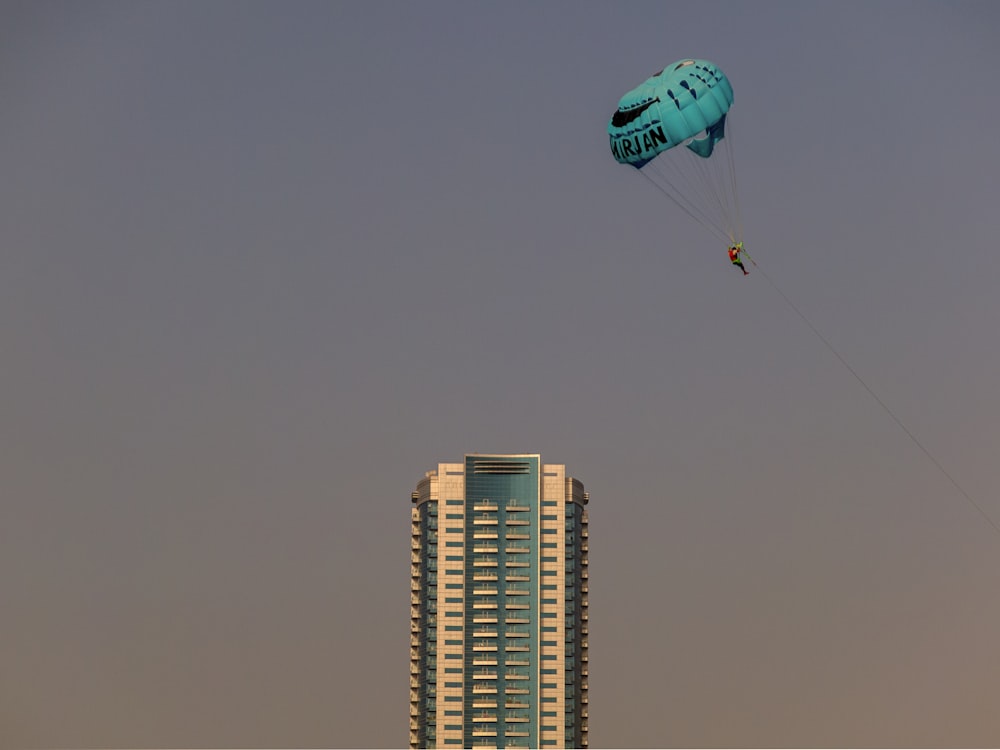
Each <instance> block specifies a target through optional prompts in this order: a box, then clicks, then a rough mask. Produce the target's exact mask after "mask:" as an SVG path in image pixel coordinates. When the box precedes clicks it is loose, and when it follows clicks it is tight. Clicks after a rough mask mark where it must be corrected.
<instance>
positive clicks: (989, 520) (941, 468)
mask: <svg viewBox="0 0 1000 750" xmlns="http://www.w3.org/2000/svg"><path fill="white" fill-rule="evenodd" d="M744 255H746V256H747V257H748V258H750V256H749V254H748V253H746V251H744ZM750 262H751V263H753V265H754V268H755V269H756V270H757V273H759V274H760V275H761V276H763V277H764V278H765V279H766V280H767V283H768V284H770V285H771V288H772V289H774V291H775V292H777V293H778V296H779V297H781V298H782V299H783V300H784V301H785V304H786V305H788V306H789V307H790V308H791V309H792V310H793V311H794V312H795V314H796V315H798V316H799V318H801V319H802V322H803V323H805V324H806V325H807V326H808V327H809V330H810V331H812V332H813V333H814V334H815V335H816V338H818V339H819V340H820V341H822V342H823V345H824V346H825V347H826V348H827V349H829V350H830V352H831V353H832V354H833V356H834V357H836V358H837V360H838V361H839V362H840V364H842V365H843V366H844V367H845V368H846V369H847V371H848V372H849V373H851V375H853V376H854V378H855V380H857V381H858V382H859V383H861V385H862V387H864V389H865V390H866V391H868V395H869V396H871V397H872V398H873V399H875V402H876V403H877V404H878V405H879V406H881V407H882V410H883V411H884V412H885V413H886V414H888V415H889V417H890V418H891V419H892V421H893V422H895V423H896V426H897V427H899V429H901V430H902V431H903V432H904V433H905V434H906V436H907V437H908V438H910V440H911V441H912V442H913V444H914V445H915V446H917V448H919V449H920V451H921V452H922V453H923V454H924V455H925V456H926V457H927V458H929V459H930V461H931V463H932V464H934V465H935V466H936V467H937V469H938V471H940V472H941V473H942V474H943V475H944V476H945V478H946V479H947V480H948V481H949V482H951V484H952V486H953V487H954V488H955V489H956V490H958V492H959V494H960V495H961V496H962V497H964V498H965V499H966V500H968V502H969V504H970V505H971V506H972V507H973V508H975V509H976V510H977V511H979V515H981V516H982V517H983V518H985V519H986V523H988V524H989V525H990V526H992V527H993V530H994V531H995V532H996V533H997V534H1000V526H998V525H997V524H996V522H995V521H994V520H993V519H992V518H990V517H989V515H988V514H987V513H986V511H985V510H983V508H982V506H981V505H979V503H977V502H976V501H975V500H973V499H972V496H971V495H969V493H968V492H966V491H965V490H964V489H963V488H962V485H960V484H959V483H958V481H957V480H956V479H955V477H953V476H952V475H951V474H950V473H949V472H948V470H947V469H945V468H944V466H943V465H942V464H941V462H940V461H938V460H937V459H936V458H935V457H934V455H933V454H932V453H931V452H930V451H929V450H928V449H927V448H926V447H924V445H923V443H921V442H920V441H919V440H917V437H916V435H914V434H913V433H912V432H910V430H909V428H907V426H906V425H905V424H903V421H902V420H901V419H900V418H899V417H897V416H896V415H895V414H894V413H893V411H892V409H890V408H889V406H888V404H886V403H885V402H884V401H883V400H882V399H881V398H879V397H878V394H877V393H875V391H873V390H872V389H871V388H870V387H869V385H868V383H866V382H865V381H864V379H863V378H862V377H861V376H860V375H859V374H858V372H857V370H855V369H854V368H853V367H851V365H850V364H849V363H848V362H847V360H846V359H844V358H843V357H842V356H841V355H840V352H838V351H837V350H836V349H834V348H833V344H831V343H830V342H829V341H828V340H827V338H826V336H824V335H823V334H822V333H820V331H819V329H818V328H816V326H814V325H813V324H812V322H811V321H810V320H809V318H807V317H806V316H805V314H804V313H803V312H802V311H801V310H800V309H799V308H798V307H797V306H796V305H795V303H793V302H792V301H791V300H790V299H789V298H788V296H787V295H786V294H785V293H784V292H783V291H781V289H780V288H778V285H777V284H775V283H774V281H772V279H771V277H770V276H768V275H767V274H766V273H764V271H762V270H761V269H760V266H758V265H757V261H755V260H754V259H753V258H750Z"/></svg>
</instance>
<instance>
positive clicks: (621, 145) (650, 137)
mask: <svg viewBox="0 0 1000 750" xmlns="http://www.w3.org/2000/svg"><path fill="white" fill-rule="evenodd" d="M666 142H667V136H666V135H664V133H663V126H662V125H660V126H659V127H657V128H654V129H651V130H647V131H646V132H645V133H641V134H636V135H634V136H631V137H629V138H617V139H616V138H615V137H614V136H612V137H611V153H612V154H613V155H614V157H615V158H616V159H619V160H621V159H628V158H629V157H630V156H639V155H640V154H642V153H643V152H644V151H655V150H656V147H657V144H660V143H666Z"/></svg>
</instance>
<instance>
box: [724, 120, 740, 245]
mask: <svg viewBox="0 0 1000 750" xmlns="http://www.w3.org/2000/svg"><path fill="white" fill-rule="evenodd" d="M726 140H728V141H729V144H728V145H727V146H726V160H727V161H728V163H729V191H730V193H729V194H730V195H732V196H733V212H732V216H733V219H734V224H735V226H734V229H735V230H736V240H737V241H738V242H742V241H743V214H742V213H741V212H740V194H739V191H737V190H736V157H735V156H734V154H735V153H736V149H735V148H734V147H733V116H732V112H730V113H729V115H728V116H727V117H726Z"/></svg>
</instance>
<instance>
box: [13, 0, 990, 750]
mask: <svg viewBox="0 0 1000 750" xmlns="http://www.w3.org/2000/svg"><path fill="white" fill-rule="evenodd" d="M998 31H1000V6H997V5H995V4H993V3H989V2H966V3H960V2H955V3H948V4H945V3H925V2H865V3H860V2H853V3H852V2H845V1H844V0H837V2H829V3H823V2H788V3H779V2H754V3H749V2H738V3H726V2H716V3H708V4H704V3H703V4H700V5H691V4H682V3H663V2H646V3H641V2H629V3H597V2H581V1H579V0H573V1H572V2H571V1H570V0H561V1H558V2H548V3H544V4H542V3H528V2H507V3H492V4H487V3H466V2H425V3H408V2H402V0H397V2H373V1H371V0H365V2H360V0H359V1H356V2H346V1H345V2H340V3H337V2H326V3H322V2H295V3H277V2H272V3H253V2H226V1H221V2H212V3H194V2H169V3H167V2H158V3H156V2H119V3H104V2H91V3H85V4H84V3H59V2H23V3H22V2H14V3H11V2H8V3H4V4H3V5H2V6H0V102H2V112H3V115H2V117H0V164H2V172H0V175H2V176H0V351H2V367H0V601H2V618H0V745H2V746H3V747H42V746H74V747H83V746H104V747H115V746H123V745H128V746H157V747H171V746H192V745H196V746H209V747H223V746H242V747H255V746H268V747H276V746H277V747H285V746H324V747H338V746H352V747H373V746H374V747H399V746H404V745H405V744H406V741H407V693H406V691H407V687H406V669H407V663H408V662H407V648H408V646H407V642H408V641H407V632H408V631H407V622H408V620H407V610H408V605H407V596H406V593H407V584H408V579H407V575H408V573H407V570H408V533H409V493H410V491H411V490H412V488H413V487H414V485H415V483H416V482H417V480H418V479H419V478H420V477H421V476H422V474H423V472H424V471H425V470H427V469H430V468H432V467H433V466H434V465H435V464H436V463H437V462H438V461H451V460H460V458H461V456H462V455H464V454H465V453H467V452H474V451H511V452H540V453H541V454H542V458H543V460H545V461H547V462H550V463H565V464H566V465H567V466H568V468H569V471H570V473H572V474H573V475H574V476H576V477H578V478H580V479H581V480H582V481H583V482H584V483H585V485H586V487H587V489H588V491H589V492H590V493H591V497H592V501H591V505H590V513H591V530H592V552H591V561H592V595H591V611H592V620H591V623H592V638H591V642H592V649H591V653H592V677H591V686H592V687H591V697H592V709H593V713H592V715H593V718H592V723H591V726H592V732H591V736H592V740H593V746H594V747H609V746H611V747H645V746H654V747H655V746H667V745H682V746H691V747H699V746H719V745H724V746H761V745H763V746H775V747H780V746H830V745H833V746H855V745H863V746H885V745H893V746H899V745H902V746H912V747H920V746H928V745H931V746H964V745H988V746H997V745H998V744H1000V715H998V713H997V711H996V697H997V695H998V694H1000V649H998V648H997V634H998V633H1000V597H998V596H997V591H998V587H1000V534H998V533H997V532H996V531H995V530H994V529H993V528H991V526H990V524H989V523H988V522H987V521H986V520H984V518H983V517H982V516H981V515H980V514H979V513H978V512H977V511H976V509H975V508H974V507H973V506H972V505H971V504H970V503H969V502H968V501H967V500H966V499H965V498H964V497H963V496H962V494H961V493H960V492H959V491H958V490H957V489H956V488H955V487H954V486H953V485H952V484H951V483H950V482H949V481H948V479H947V477H946V476H944V475H943V474H942V472H941V471H939V470H938V468H937V467H935V465H934V464H933V462H932V461H931V460H929V459H928V458H927V456H925V455H924V453H922V452H921V450H920V449H919V448H918V447H917V446H916V445H915V444H914V443H913V442H912V441H911V440H910V438H909V437H907V435H906V434H905V432H904V431H903V430H901V429H900V428H899V427H898V426H897V425H896V424H895V423H894V422H893V421H892V419H891V418H890V417H889V416H888V415H887V414H886V412H885V411H883V410H882V408H881V407H880V406H879V405H878V403H877V402H876V401H875V400H874V399H873V398H872V397H871V396H870V395H869V394H868V393H867V392H866V391H865V389H864V388H863V387H862V385H861V384H860V383H858V381H857V380H855V379H854V377H853V376H852V375H851V374H850V372H849V371H848V370H847V369H846V368H845V367H843V365H842V364H841V363H840V362H839V361H838V360H837V358H836V357H835V356H834V355H833V354H832V353H831V352H830V350H829V349H827V348H826V347H824V345H823V343H822V342H821V341H820V340H819V339H818V337H817V336H815V335H814V334H813V333H812V332H811V331H810V329H809V328H808V327H807V326H806V325H805V324H804V323H803V321H802V320H801V319H800V318H798V317H797V316H796V315H795V313H794V311H793V310H792V309H791V308H790V307H789V306H788V305H787V304H786V303H785V301H784V300H783V299H782V298H781V296H780V295H779V294H778V293H776V291H775V289H774V288H772V287H771V286H770V285H769V284H768V283H767V282H766V280H765V278H764V277H763V276H762V275H761V274H759V273H758V274H754V273H752V274H751V275H750V276H749V277H748V278H746V279H744V278H743V277H742V276H741V275H740V274H738V273H736V272H734V271H733V269H731V268H730V267H729V264H728V261H727V259H726V256H725V248H724V247H722V246H720V245H719V243H718V241H716V240H715V239H714V238H713V237H712V236H711V235H710V234H709V233H707V232H706V231H705V230H704V229H702V228H701V227H700V226H699V225H698V224H696V223H695V222H693V221H691V220H690V219H689V218H687V217H686V216H685V215H684V214H682V213H681V212H680V211H678V210H677V209H676V207H675V206H674V205H673V204H671V203H670V202H669V201H667V200H666V199H665V198H664V197H663V196H662V195H661V194H660V193H658V192H657V191H655V190H654V189H652V187H651V186H650V185H649V184H648V183H647V182H646V181H645V180H643V179H642V178H641V177H640V176H639V175H638V174H637V173H635V171H634V170H632V169H631V168H629V167H624V166H621V165H618V164H617V163H615V161H614V160H613V159H612V157H611V155H610V153H609V151H608V144H607V136H606V132H605V128H606V125H607V121H608V119H609V117H610V114H611V112H612V111H613V109H614V108H615V106H616V104H617V101H618V98H619V97H620V96H621V95H622V94H623V93H624V92H625V91H626V90H628V89H630V88H632V87H633V86H635V85H636V84H638V83H639V82H640V81H642V80H643V79H644V78H646V77H647V76H648V75H650V74H652V73H653V72H655V71H656V70H658V69H660V68H661V67H663V66H664V65H666V64H667V63H670V62H673V61H675V60H678V59H681V58H684V57H689V56H694V57H703V58H707V59H709V60H712V61H714V62H716V63H718V64H719V65H720V66H721V67H722V68H723V70H725V71H726V72H727V74H728V75H729V77H730V79H731V80H732V82H733V86H734V89H735V92H736V103H735V105H734V109H733V124H734V128H733V141H732V142H733V144H734V147H735V155H736V164H737V173H738V178H739V183H740V191H741V201H742V209H743V218H744V225H745V230H746V239H747V244H748V247H749V248H750V249H751V251H752V252H753V253H754V257H755V258H756V259H757V260H758V262H759V263H760V264H761V267H762V268H763V269H764V270H765V272H766V274H767V276H768V277H769V278H771V279H772V280H773V281H774V283H775V284H776V285H777V287H778V288H779V289H780V290H781V291H782V292H784V293H785V294H786V295H787V297H788V298H789V300H790V301H791V302H793V303H794V304H795V305H796V306H797V307H799V308H800V309H801V310H802V311H803V312H804V313H805V315H806V316H807V317H808V319H809V320H810V321H811V322H812V323H813V324H814V325H815V326H816V327H817V329H819V330H820V331H821V332H822V335H823V336H824V337H826V339H827V340H828V341H829V342H830V344H831V345H832V346H833V347H834V348H835V349H836V351H837V352H839V354H840V355H842V356H843V357H844V359H845V360H846V361H848V362H849V363H850V365H851V367H853V368H854V369H855V371H856V372H858V373H859V375H860V376H861V377H862V378H863V379H864V380H865V382H866V383H867V384H868V385H869V386H870V387H871V388H872V390H874V391H875V393H877V394H878V396H879V398H881V399H882V401H883V402H884V403H885V404H886V405H887V406H888V407H889V408H890V409H891V410H892V411H893V413H894V414H895V415H896V416H897V417H898V418H899V419H900V420H901V421H902V422H903V423H904V424H905V425H906V427H907V429H909V430H910V431H911V432H912V433H913V435H914V436H915V437H916V438H917V439H918V440H919V441H920V443H921V444H922V445H923V446H924V447H926V449H927V450H928V451H929V452H930V453H931V454H932V455H933V456H934V457H935V458H936V459H937V460H938V461H939V462H940V463H941V465H942V466H944V467H946V469H947V471H948V472H949V473H950V474H951V476H952V477H954V478H955V480H956V481H957V482H958V483H959V485H960V486H961V487H962V488H963V489H964V490H965V492H967V493H968V494H969V496H971V497H972V498H974V499H975V500H976V502H978V503H979V504H980V506H981V507H982V508H983V510H984V511H985V512H986V513H987V514H988V515H989V516H990V517H991V518H992V519H993V520H994V521H995V522H997V523H1000V474H998V462H997V457H998V456H1000V393H998V390H997V384H998V383H1000V333H998V331H1000V329H998V326H997V319H998V317H1000V294H998V293H997V281H996V279H997V273H998V265H997V250H996V241H997V240H996V220H997V211H998V205H1000V202H998V197H1000V191H998V189H997V184H998V183H997V177H996V173H997V167H998V166H1000V146H998V145H997V140H996V139H995V137H994V131H995V129H996V127H995V126H996V123H997V121H998V120H1000V96H998V88H997V74H998V73H1000V53H998V52H997V47H996V41H995V38H996V34H997V32H998ZM626 580H628V581H631V582H633V585H624V584H623V582H624V581H626Z"/></svg>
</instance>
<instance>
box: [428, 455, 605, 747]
mask: <svg viewBox="0 0 1000 750" xmlns="http://www.w3.org/2000/svg"><path fill="white" fill-rule="evenodd" d="M588 500H589V497H588V495H587V493H586V492H584V488H583V485H582V484H581V483H580V482H579V481H577V480H576V479H573V478H571V477H568V476H566V467H565V466H561V465H551V464H542V463H541V457H540V456H538V455H537V454H535V455H532V454H516V455H514V454H504V455H482V454H472V455H467V456H466V457H465V460H464V462H463V463H442V464H438V467H437V469H435V470H432V471H429V472H427V474H426V476H425V477H424V478H423V479H422V480H421V481H420V483H419V484H418V485H417V489H416V491H414V492H413V494H412V501H413V507H412V509H411V514H412V523H411V553H410V562H411V565H410V747H411V748H425V747H426V748H433V747H438V748H443V747H456V748H457V747H473V748H486V747H489V748H510V747H531V748H539V747H584V748H585V747H587V746H588V744H589V740H588V719H589V698H588V676H589V656H588V641H589V627H588V624H589V623H588V621H589V615H588V609H587V602H588V592H589V572H588V550H589V532H588V528H587V507H586V506H587V502H588Z"/></svg>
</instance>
